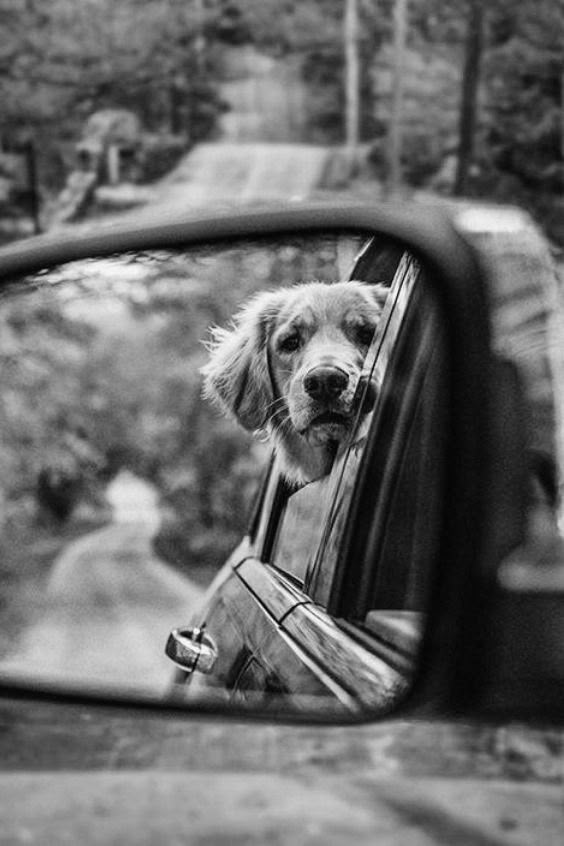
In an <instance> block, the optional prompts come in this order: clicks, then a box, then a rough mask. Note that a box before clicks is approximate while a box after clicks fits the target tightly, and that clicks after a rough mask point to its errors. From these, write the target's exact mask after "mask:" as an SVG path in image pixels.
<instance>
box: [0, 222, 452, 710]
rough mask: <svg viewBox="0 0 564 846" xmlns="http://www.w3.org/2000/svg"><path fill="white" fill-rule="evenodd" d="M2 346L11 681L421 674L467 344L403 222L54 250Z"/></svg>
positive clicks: (251, 701) (353, 685) (23, 297)
mask: <svg viewBox="0 0 564 846" xmlns="http://www.w3.org/2000/svg"><path fill="white" fill-rule="evenodd" d="M311 280H315V282H314V283H312V282H311ZM304 282H307V283H309V284H307V285H305V286H304V284H303V283H304ZM296 285H299V286H300V287H299V288H296V287H295V286H296ZM249 303H251V305H249ZM210 327H222V328H221V329H220V330H215V331H212V333H211V334H210ZM203 342H205V343H203ZM0 363H1V371H0V373H1V376H0V378H1V383H0V386H1V389H0V431H1V442H0V467H1V474H0V497H1V504H2V516H1V535H0V548H1V553H2V557H1V565H0V566H1V572H0V575H1V579H2V604H1V607H0V672H1V675H2V678H3V679H4V680H10V679H11V680H12V681H13V680H24V681H27V682H35V681H41V682H42V683H54V684H55V683H56V684H58V685H62V686H66V687H72V688H73V689H77V688H79V689H80V688H84V689H88V690H90V691H101V692H102V691H103V692H106V693H107V692H112V691H127V692H130V693H135V694H139V695H146V694H148V695H151V696H155V697H157V698H161V699H162V698H163V697H174V699H175V700H176V701H182V702H186V703H187V704H190V702H196V701H199V702H201V701H205V702H213V703H218V702H221V703H233V704H235V705H238V706H245V705H249V706H260V707H261V709H262V708H276V709H280V708H290V709H293V710H295V709H300V710H302V711H303V710H309V711H312V712H317V711H319V710H320V709H322V710H323V711H324V712H325V713H327V712H332V711H336V712H339V713H343V712H358V711H362V710H363V709H365V708H367V707H369V708H370V709H372V710H374V709H376V710H380V711H383V710H385V709H387V708H389V707H390V706H391V705H393V703H394V702H395V701H396V700H397V698H398V696H400V695H401V694H402V693H403V692H404V691H405V690H406V689H407V688H408V687H409V679H410V677H411V674H412V671H413V667H414V662H415V660H416V656H417V647H418V644H419V641H420V637H421V631H422V622H423V619H424V611H425V607H426V601H427V592H428V583H429V579H430V576H431V575H432V567H433V563H434V560H435V557H436V550H437V542H438V530H439V527H440V518H441V509H442V505H443V503H442V480H443V458H444V432H445V428H446V427H445V424H446V417H447V414H448V389H447V372H446V371H447V364H448V361H447V355H446V344H445V340H444V336H443V333H442V329H441V320H440V310H439V307H438V305H437V303H436V302H435V300H434V298H433V296H432V293H431V290H430V288H428V287H427V286H426V285H425V284H424V273H423V270H422V268H420V266H419V265H418V264H417V262H416V261H415V259H414V258H413V257H411V256H409V255H407V254H405V253H403V250H402V249H400V248H399V247H398V245H396V244H395V243H393V242H391V241H381V242H380V241H378V240H377V239H373V240H371V241H369V242H366V238H365V236H363V235H362V234H360V233H358V234H355V233H349V232H339V233H336V232H326V233H319V234H313V235H307V236H304V235H299V236H290V235H289V236H287V237H284V238H278V239H276V240H275V239H270V240H269V239H261V240H256V241H249V240H246V241H234V242H229V243H216V244H210V245H199V246H196V247H191V248H187V249H183V250H158V251H150V250H149V251H145V252H142V253H141V252H137V253H126V254H121V255H115V256H111V257H106V258H100V259H95V258H93V259H88V260H84V261H76V262H72V263H68V264H65V265H62V266H58V267H54V268H47V269H45V270H44V271H41V272H39V273H37V274H35V275H33V276H30V277H27V278H25V279H18V280H11V282H10V284H9V285H5V287H4V288H3V290H2V294H1V297H0ZM202 373H203V377H202ZM203 381H204V382H205V391H204V393H205V394H206V396H203V395H202V382H203ZM210 399H211V400H212V402H210V401H209V400H210ZM224 412H227V413H226V414H225V413H224ZM257 430H258V435H259V436H258V437H257ZM273 446H274V447H275V448H276V457H275V460H274V461H271V460H270V455H271V451H272V447H273ZM366 468H369V471H368V478H369V480H370V485H369V486H368V489H367V490H365V491H364V492H363V493H362V497H360V499H359V491H360V490H361V488H360V485H361V480H362V479H364V478H366V472H367V471H366ZM355 494H356V495H355ZM359 501H360V502H361V503H362V513H359V512H358V507H359V506H358V503H359ZM355 508H356V509H357V511H356V512H355ZM353 520H356V521H357V522H356V523H355V526H358V531H356V530H355V531H356V535H355V543H357V544H358V543H362V544H364V546H363V550H364V553H363V555H362V556H357V557H355V558H354V560H353V559H351V558H350V556H347V554H345V552H344V550H345V546H344V543H345V539H346V538H347V531H348V529H349V528H350V525H351V521H353ZM348 542H349V543H350V538H349V541H348ZM212 582H213V583H212ZM211 583H212V584H211ZM210 584H211V586H210ZM165 645H166V655H165Z"/></svg>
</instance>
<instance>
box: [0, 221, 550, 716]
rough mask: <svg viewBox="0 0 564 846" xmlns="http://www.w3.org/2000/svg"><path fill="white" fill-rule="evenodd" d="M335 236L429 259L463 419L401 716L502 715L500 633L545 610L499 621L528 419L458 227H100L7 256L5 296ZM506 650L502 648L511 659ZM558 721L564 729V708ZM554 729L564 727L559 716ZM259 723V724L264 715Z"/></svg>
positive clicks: (453, 410)
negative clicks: (36, 275)
mask: <svg viewBox="0 0 564 846" xmlns="http://www.w3.org/2000/svg"><path fill="white" fill-rule="evenodd" d="M331 228H336V229H344V230H346V229H351V230H360V231H362V232H364V233H366V236H367V237H370V236H371V235H384V236H387V237H389V238H390V239H392V240H393V241H395V242H397V243H398V245H400V246H401V247H404V248H408V249H409V250H410V251H411V252H412V253H413V254H414V255H415V256H416V257H418V258H420V259H422V260H423V261H424V263H425V265H426V271H427V272H426V278H427V279H428V281H429V282H430V283H431V285H432V286H433V287H434V289H435V291H436V295H437V297H438V300H439V303H440V305H441V308H442V313H443V317H444V323H445V330H446V331H445V334H446V339H447V347H448V355H449V382H450V384H449V388H450V403H451V407H450V409H449V411H450V414H449V423H448V433H447V453H448V454H447V456H446V460H445V467H446V479H445V484H446V495H445V498H444V502H445V507H444V512H443V521H442V526H441V534H440V547H439V548H440V554H439V560H438V563H437V567H436V571H435V573H434V576H433V585H432V592H431V602H430V609H429V616H428V623H427V626H426V631H425V636H424V639H423V644H422V647H421V652H420V660H419V665H418V669H417V671H416V676H415V679H414V682H413V685H412V689H411V692H410V693H409V694H408V695H407V697H406V698H405V699H404V700H403V702H402V704H401V706H400V708H399V709H398V710H397V711H396V712H394V713H398V714H403V715H406V714H412V715H414V714H416V713H418V712H423V713H427V714H428V713H436V714H464V715H472V714H476V713H479V712H480V711H483V712H485V711H487V710H488V702H490V701H497V700H500V701H501V699H500V696H501V694H499V693H496V692H495V690H494V687H495V684H496V678H497V676H496V675H495V673H497V671H498V670H499V662H500V661H501V662H503V661H505V658H504V657H503V656H504V654H505V653H504V649H505V648H506V647H505V646H504V645H503V643H504V632H505V631H506V630H505V629H504V630H503V631H502V632H501V633H500V631H499V627H500V626H504V625H505V623H504V622H500V620H502V621H503V620H507V624H508V626H512V628H511V629H509V628H508V629H507V631H514V632H518V630H519V619H526V620H527V621H528V625H529V626H530V627H532V628H533V629H534V628H535V627H536V626H537V625H540V621H539V620H538V619H537V612H536V610H534V609H535V608H536V605H537V604H538V597H537V598H533V600H532V601H531V602H530V603H527V602H526V600H525V598H524V597H521V598H520V599H519V602H520V603H521V607H519V603H517V605H516V604H515V603H513V604H512V606H511V609H509V611H508V613H507V615H505V613H504V611H503V608H502V616H501V617H500V602H499V593H498V588H497V586H496V580H495V573H496V569H497V566H498V564H499V561H500V556H502V555H503V554H505V552H506V551H507V550H509V549H511V548H512V547H513V546H514V545H517V544H518V543H519V542H520V541H521V540H522V537H521V531H522V516H523V508H524V505H523V502H524V500H523V491H524V487H525V481H524V478H523V473H522V461H521V455H522V453H521V450H522V444H523V435H522V433H523V414H524V412H523V410H522V399H521V391H520V387H519V383H518V380H517V379H516V377H515V374H514V373H513V372H512V371H511V368H509V369H508V368H506V367H503V366H502V365H500V363H499V361H497V360H496V358H495V356H494V355H493V353H492V351H491V333H490V314H489V304H488V285H487V278H486V272H485V270H484V268H483V266H482V263H481V261H480V258H479V255H478V253H477V251H476V250H475V249H474V248H473V247H472V246H471V245H470V244H469V243H468V242H467V240H466V239H465V238H463V237H462V235H461V234H460V233H459V232H457V230H456V229H455V227H454V226H453V224H452V223H451V221H450V219H449V217H448V216H447V215H444V214H442V213H439V212H438V211H437V210H436V209H434V208H433V209H427V208H422V207H411V208H410V209H406V208H405V207H403V206H394V205H390V206H382V207H380V208H371V207H359V206H342V205H339V206H338V207H337V206H331V205H328V206H314V207H309V208H308V207H300V208H296V207H291V208H284V209H280V210H275V211H273V210H271V209H270V210H268V209H265V210H264V211H252V212H243V213H239V214H235V215H233V214H230V215H222V216H214V217H210V218H208V219H198V220H193V219H192V220H190V219H185V220H182V219H175V220H170V221H167V222H159V223H157V224H155V225H154V226H144V227H142V228H141V227H139V228H135V227H125V226H124V227H115V226H113V227H112V228H111V229H104V228H103V227H100V228H98V229H97V231H96V232H93V233H92V234H89V233H83V234H80V233H78V232H74V231H71V230H69V232H68V233H65V234H64V235H59V236H58V237H57V238H54V237H45V236H41V237H38V238H33V239H29V240H27V241H25V242H21V243H18V244H15V245H11V246H10V247H7V248H4V249H3V250H2V251H0V295H1V287H5V286H7V285H10V283H11V281H12V280H13V278H14V277H16V276H17V275H20V274H23V273H26V274H29V273H32V272H37V271H40V270H41V269H42V268H45V267H48V266H51V265H56V264H60V263H63V262H67V261H72V260H78V259H83V258H88V257H93V256H110V255H112V254H113V253H116V252H119V251H125V250H143V249H147V250H148V249H159V248H165V247H180V246H182V247H186V246H189V245H197V244H200V243H204V242H205V243H208V244H209V243H213V242H216V241H217V242H220V241H226V240H228V239H232V238H240V237H259V236H263V235H273V234H277V233H280V234H284V233H290V232H293V233H294V232H301V233H307V232H316V231H319V230H327V229H331ZM500 503H503V506H502V507H500ZM523 603H524V604H525V606H526V607H523ZM541 628H542V627H541ZM538 632H539V634H538V638H537V640H539V639H540V640H542V632H541V629H540V628H539V629H538ZM532 642H535V638H533V641H532ZM498 643H501V644H502V645H501V646H500V647H499V650H500V651H498V649H497V646H496V644H498ZM0 692H1V695H4V696H25V697H31V698H37V697H40V696H41V697H43V698H49V699H58V698H59V697H58V696H57V695H56V694H55V693H53V692H52V691H49V690H47V689H45V690H43V691H41V690H40V689H38V688H37V687H34V688H32V687H31V686H30V687H26V686H25V685H23V684H22V685H19V686H14V685H11V686H9V685H4V686H3V687H0ZM513 692H514V694H515V696H516V699H515V700H514V703H513V706H512V703H511V701H510V700H507V699H506V701H504V702H503V707H504V709H505V712H506V713H509V714H512V713H513V714H515V715H516V716H519V715H520V714H521V713H522V711H521V705H522V704H523V703H522V702H521V701H520V700H519V691H518V687H515V688H514V691H513ZM526 696H529V692H527V694H526ZM559 696H560V697H561V696H562V691H561V690H560V692H559ZM71 700H72V701H76V702H85V701H87V702H92V701H96V702H99V703H102V704H106V705H119V704H123V705H125V706H127V707H132V705H137V707H139V708H146V709H150V710H152V709H154V708H156V707H157V706H155V704H154V703H143V701H141V700H139V701H138V702H137V703H133V702H132V701H131V699H128V698H126V697H123V699H120V698H119V697H101V696H99V695H95V694H92V696H88V695H87V694H85V693H80V694H79V693H77V694H76V695H74V694H73V695H69V696H65V701H67V702H68V701H71ZM551 701H552V700H551ZM561 701H562V700H561V699H560V702H561ZM536 702H537V701H536V700H533V701H532V702H531V699H530V697H529V700H528V704H527V713H528V714H531V713H535V707H536V704H535V703H536ZM554 703H556V698H554ZM537 704H538V703H537ZM185 707H186V706H185V705H182V704H179V703H175V702H173V701H170V702H164V703H163V704H162V706H158V710H159V711H163V710H169V711H171V712H178V711H179V710H182V709H185ZM512 708H513V710H512ZM216 710H217V709H214V706H213V705H209V704H208V705H205V704H202V705H200V704H198V703H195V704H194V705H193V706H190V713H191V714H194V713H202V714H214V713H216ZM218 713H221V714H222V715H224V713H225V712H224V711H218ZM559 713H560V717H562V709H561V707H560V712H559ZM230 715H232V716H233V717H247V716H248V712H245V711H243V710H237V709H236V708H234V709H232V710H230ZM274 715H275V712H273V711H272V710H270V711H269V712H268V713H267V714H265V715H264V716H263V718H264V719H267V720H270V719H272V718H273V716H274ZM552 715H553V716H557V714H556V712H555V711H553V712H552ZM255 716H256V718H261V715H260V714H257V715H253V717H255ZM281 717H282V719H284V720H286V721H300V720H303V719H304V718H303V717H300V715H299V714H298V715H294V716H292V715H289V714H282V715H281ZM306 719H307V718H306ZM343 719H345V718H335V717H330V716H329V717H325V716H324V715H323V714H321V715H320V717H319V720H320V721H323V720H325V721H328V722H336V721H341V722H342V721H343ZM361 719H364V717H362V718H361Z"/></svg>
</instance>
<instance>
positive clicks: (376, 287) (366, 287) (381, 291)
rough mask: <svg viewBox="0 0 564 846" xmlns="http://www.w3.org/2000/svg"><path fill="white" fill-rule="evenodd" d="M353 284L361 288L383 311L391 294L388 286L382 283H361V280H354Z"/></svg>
mask: <svg viewBox="0 0 564 846" xmlns="http://www.w3.org/2000/svg"><path fill="white" fill-rule="evenodd" d="M352 284H354V285H357V286H359V288H360V290H361V291H362V292H363V294H364V295H365V296H367V297H368V298H371V299H372V300H373V302H375V303H376V305H377V306H379V307H380V311H382V309H383V308H384V305H385V302H386V300H387V299H388V294H389V293H390V289H389V287H388V286H387V285H384V284H382V282H375V283H372V282H360V281H359V280H352Z"/></svg>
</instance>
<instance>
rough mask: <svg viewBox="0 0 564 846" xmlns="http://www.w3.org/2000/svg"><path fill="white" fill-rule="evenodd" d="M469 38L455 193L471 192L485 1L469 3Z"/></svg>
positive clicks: (462, 92)
mask: <svg viewBox="0 0 564 846" xmlns="http://www.w3.org/2000/svg"><path fill="white" fill-rule="evenodd" d="M466 16H467V23H466V37H465V46H464V68H463V72H462V91H461V102H460V120H459V138H458V161H457V167H456V177H455V181H454V189H453V190H454V193H455V194H465V193H466V192H467V190H468V174H469V170H470V166H471V164H472V159H473V155H474V146H475V134H476V123H477V114H476V112H477V108H478V89H479V84H480V72H481V62H482V53H483V48H484V23H485V22H484V17H485V14H484V4H483V0H468V5H467V10H466Z"/></svg>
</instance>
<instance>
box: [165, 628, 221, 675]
mask: <svg viewBox="0 0 564 846" xmlns="http://www.w3.org/2000/svg"><path fill="white" fill-rule="evenodd" d="M165 653H166V655H167V656H168V657H169V658H170V660H171V661H173V663H174V664H176V666H177V667H180V669H181V670H184V671H185V672H188V673H193V672H195V671H196V670H197V671H198V672H199V673H211V671H212V669H213V666H214V664H215V662H216V660H217V655H218V652H217V646H216V645H215V643H214V641H213V639H212V638H211V637H210V636H209V635H208V634H206V633H205V632H204V627H203V626H202V628H197V627H194V628H189V627H183V628H180V629H173V630H172V631H171V633H170V634H169V636H168V640H167V642H166V647H165Z"/></svg>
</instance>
